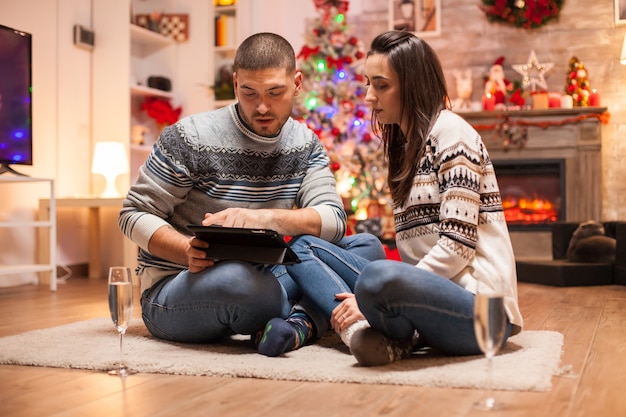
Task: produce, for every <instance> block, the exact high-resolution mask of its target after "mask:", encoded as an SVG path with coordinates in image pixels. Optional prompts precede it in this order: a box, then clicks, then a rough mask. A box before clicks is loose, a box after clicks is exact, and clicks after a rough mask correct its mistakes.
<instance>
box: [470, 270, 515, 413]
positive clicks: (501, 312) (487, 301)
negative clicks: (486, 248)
mask: <svg viewBox="0 0 626 417" xmlns="http://www.w3.org/2000/svg"><path fill="white" fill-rule="evenodd" d="M490 284H491V285H492V286H494V285H495V288H490V287H489V286H488V285H487V283H486V282H485V281H484V280H480V279H479V280H478V290H477V292H476V298H475V300H474V332H475V333H476V341H477V342H478V346H479V347H480V350H482V351H483V353H484V354H485V357H486V358H487V367H488V368H487V370H488V373H489V381H488V384H489V391H488V394H487V396H486V397H485V398H484V399H482V400H480V401H478V402H477V403H475V404H474V406H475V407H477V408H479V409H482V410H496V409H500V408H502V407H503V404H502V403H500V402H496V400H495V398H494V396H493V357H494V356H495V355H496V353H498V351H499V350H500V347H501V346H502V343H503V342H504V335H505V331H506V323H507V317H506V311H505V309H504V293H503V290H502V284H497V283H495V284H494V283H490Z"/></svg>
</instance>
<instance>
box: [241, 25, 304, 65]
mask: <svg viewBox="0 0 626 417" xmlns="http://www.w3.org/2000/svg"><path fill="white" fill-rule="evenodd" d="M269 68H285V69H286V70H287V71H288V72H293V71H295V70H296V54H295V52H294V50H293V46H291V44H290V43H289V42H288V41H287V40H286V39H285V38H283V37H282V36H280V35H277V34H275V33H267V32H264V33H256V34H254V35H252V36H250V37H248V38H247V39H246V40H244V41H243V42H242V43H241V45H239V48H237V53H236V54H235V62H234V64H233V70H234V71H235V72H237V71H238V70H240V69H242V70H250V71H255V70H262V69H269Z"/></svg>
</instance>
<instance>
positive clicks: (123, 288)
mask: <svg viewBox="0 0 626 417" xmlns="http://www.w3.org/2000/svg"><path fill="white" fill-rule="evenodd" d="M109 310H110V311H111V318H112V319H113V324H115V327H116V328H117V331H118V333H119V335H120V362H119V364H118V366H117V368H115V369H111V370H110V371H109V375H120V376H127V375H130V374H132V373H133V372H132V371H131V370H130V369H128V367H127V366H126V364H125V362H124V334H125V333H126V329H128V323H129V322H130V319H131V317H132V315H133V282H132V278H131V275H130V268H127V267H125V266H112V267H110V268H109Z"/></svg>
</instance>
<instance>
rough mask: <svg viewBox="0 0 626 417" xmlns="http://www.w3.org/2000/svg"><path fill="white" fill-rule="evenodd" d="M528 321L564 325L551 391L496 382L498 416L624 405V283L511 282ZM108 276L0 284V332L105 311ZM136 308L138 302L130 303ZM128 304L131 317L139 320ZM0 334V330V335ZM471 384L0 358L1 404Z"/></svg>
mask: <svg viewBox="0 0 626 417" xmlns="http://www.w3.org/2000/svg"><path fill="white" fill-rule="evenodd" d="M519 293H520V304H521V309H522V313H523V314H524V317H525V320H526V328H527V329H533V330H556V331H559V332H561V333H563V335H564V336H565V344H564V351H563V355H562V360H561V367H566V369H569V370H570V372H569V373H567V374H565V375H563V376H556V377H554V378H553V381H552V382H553V388H552V390H551V391H549V392H543V393H536V392H508V391H499V392H497V393H496V394H497V399H498V400H501V401H504V402H505V403H506V404H507V409H506V410H503V411H499V412H496V413H493V415H498V416H516V417H520V416H529V417H530V416H532V417H541V416H550V417H583V416H585V417H587V416H589V417H610V416H624V415H626V394H625V393H624V392H625V388H624V385H625V382H626V287H623V286H598V287H578V288H555V287H545V286H540V285H534V284H525V283H520V285H519ZM106 298H107V297H106V282H104V280H88V279H80V278H72V279H70V280H69V281H68V282H67V283H65V284H60V285H59V288H58V291H57V292H56V293H52V292H50V291H49V289H48V288H46V287H44V286H42V287H37V286H24V287H15V288H3V289H2V288H0V336H8V335H13V334H19V333H22V332H25V331H28V330H33V329H41V328H46V327H52V326H57V325H61V324H65V323H70V322H74V321H79V320H86V319H90V318H94V317H108V314H109V312H108V307H107V302H106ZM135 310H137V309H135ZM138 317H139V316H138V314H136V315H135V319H136V320H139V318H138ZM0 343H1V342H0ZM482 394H483V392H482V391H480V390H469V389H441V388H420V387H407V386H384V385H366V384H332V383H307V382H290V381H268V380H258V379H246V378H213V377H185V376H173V375H156V374H138V375H133V376H131V377H129V378H127V379H126V381H125V382H124V383H123V382H122V380H120V379H118V378H117V377H111V376H108V375H106V374H104V373H102V372H93V371H84V370H69V369H52V368H37V367H22V366H7V365H1V366H0V416H7V417H9V416H10V417H26V416H33V417H44V416H45V417H48V416H81V417H97V416H102V417H117V416H132V417H143V416H146V417H147V416H150V417H160V416H177V417H178V416H185V417H193V416H220V417H222V416H242V417H243V416H245V417H253V416H298V417H304V416H320V417H322V416H323V417H330V416H350V417H357V416H392V417H393V416H403V417H404V416H478V415H484V412H481V411H477V410H473V409H472V403H473V402H474V401H475V400H477V399H478V398H479V397H481V396H482Z"/></svg>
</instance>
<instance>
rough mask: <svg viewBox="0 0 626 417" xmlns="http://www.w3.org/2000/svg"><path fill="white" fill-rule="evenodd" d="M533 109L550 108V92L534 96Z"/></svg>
mask: <svg viewBox="0 0 626 417" xmlns="http://www.w3.org/2000/svg"><path fill="white" fill-rule="evenodd" d="M531 97H532V102H533V110H543V109H547V108H548V94H547V93H536V94H533V95H532V96H531Z"/></svg>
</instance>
